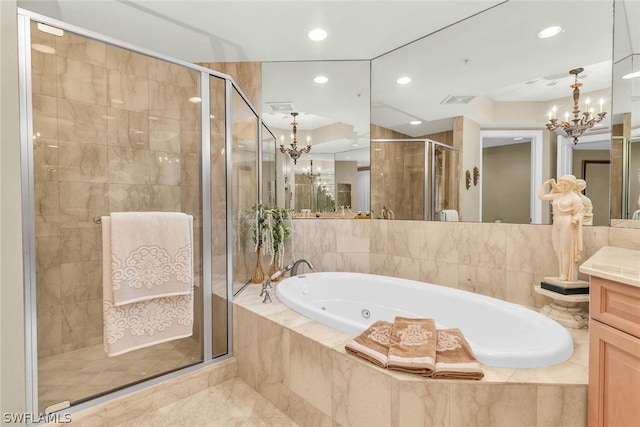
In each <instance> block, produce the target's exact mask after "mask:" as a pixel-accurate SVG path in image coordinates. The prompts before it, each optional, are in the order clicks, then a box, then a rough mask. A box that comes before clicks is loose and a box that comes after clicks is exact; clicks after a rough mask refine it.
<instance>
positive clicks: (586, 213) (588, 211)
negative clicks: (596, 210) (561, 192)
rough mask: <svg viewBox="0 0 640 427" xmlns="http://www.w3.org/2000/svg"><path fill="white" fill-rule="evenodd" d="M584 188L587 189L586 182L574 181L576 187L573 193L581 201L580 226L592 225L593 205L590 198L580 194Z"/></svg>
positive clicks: (582, 180)
mask: <svg viewBox="0 0 640 427" xmlns="http://www.w3.org/2000/svg"><path fill="white" fill-rule="evenodd" d="M585 188H587V182H586V181H585V180H584V179H576V186H575V188H574V189H573V191H575V192H576V194H577V195H578V197H580V200H582V206H583V210H582V225H593V203H591V199H590V198H588V197H587V196H585V195H584V194H582V191H583V190H584V189H585Z"/></svg>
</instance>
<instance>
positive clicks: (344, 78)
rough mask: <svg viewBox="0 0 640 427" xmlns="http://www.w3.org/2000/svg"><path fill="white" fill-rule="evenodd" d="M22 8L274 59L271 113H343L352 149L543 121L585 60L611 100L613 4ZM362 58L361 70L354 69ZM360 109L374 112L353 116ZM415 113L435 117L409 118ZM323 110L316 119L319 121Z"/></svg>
mask: <svg viewBox="0 0 640 427" xmlns="http://www.w3.org/2000/svg"><path fill="white" fill-rule="evenodd" d="M627 3H628V4H627V5H626V7H627V9H626V10H627V14H626V18H625V19H624V20H622V21H623V23H622V24H618V25H619V27H621V26H625V27H626V29H627V35H628V39H627V41H626V42H625V43H623V44H622V46H623V47H622V48H621V49H635V51H636V52H637V51H638V48H639V47H640V46H639V45H640V42H636V41H634V40H636V39H638V35H639V34H640V30H638V29H637V28H636V27H640V26H635V27H634V25H632V23H633V22H634V21H633V19H630V18H629V17H630V16H640V7H638V5H640V2H637V1H633V2H627ZM18 4H19V6H20V7H23V8H25V9H29V10H33V11H35V12H37V13H41V14H43V15H46V16H49V17H53V18H55V19H60V20H62V21H64V22H67V23H71V24H73V25H77V26H79V27H82V28H86V29H90V30H93V31H96V32H98V33H102V34H106V35H108V36H111V37H114V38H116V39H118V40H122V41H126V42H128V43H131V44H133V45H137V46H141V47H144V48H147V49H151V50H154V51H157V52H160V53H163V54H167V55H170V56H173V57H177V58H180V59H184V60H186V61H190V62H217V61H262V62H267V63H265V64H264V65H263V70H264V76H263V89H264V93H263V101H264V103H265V104H263V106H262V109H263V111H264V112H265V113H267V112H269V109H268V105H267V104H266V103H268V102H294V105H295V108H296V110H298V111H301V112H303V113H307V119H308V121H307V123H306V124H305V123H303V121H302V120H300V129H305V126H306V127H313V126H326V125H327V124H330V123H335V122H343V123H348V124H350V125H353V128H354V131H353V133H352V136H351V137H348V138H342V140H341V141H337V140H336V141H334V142H335V144H334V145H336V146H337V148H336V147H334V146H331V147H329V145H327V146H325V147H324V149H322V148H320V147H317V148H316V152H328V151H347V150H353V149H354V147H352V144H353V140H354V138H358V137H362V138H364V139H368V135H367V133H368V123H369V122H370V121H371V122H373V123H376V124H378V125H381V126H384V127H387V128H390V129H394V130H397V131H399V132H402V133H405V134H408V135H411V136H419V135H425V134H427V133H432V132H437V131H440V130H444V129H446V128H450V126H451V117H454V116H457V115H461V114H465V115H467V116H468V117H470V118H472V119H473V120H475V121H477V122H478V123H480V124H481V125H482V126H483V127H493V128H501V127H505V126H508V127H512V128H513V127H520V128H532V127H537V128H540V127H542V126H543V124H544V116H545V113H546V111H547V110H548V109H549V107H550V106H551V105H552V104H554V103H558V104H560V105H564V104H566V105H569V104H570V100H569V99H568V96H569V95H570V88H569V84H571V83H572V80H571V77H570V76H569V74H568V71H569V70H570V69H572V68H576V67H584V68H585V72H584V74H583V76H584V78H582V79H581V82H582V83H583V84H584V86H583V88H582V90H583V92H584V93H587V92H588V93H591V92H593V93H595V95H597V96H598V97H599V96H603V97H605V98H607V99H608V100H610V94H609V88H610V86H611V59H612V49H611V47H612V12H613V9H612V2H611V1H610V0H565V1H543V0H510V1H504V2H502V1H486V0H472V1H451V0H448V1H444V0H423V1H403V0H381V1H367V0H355V1H335V0H325V1H301V0H298V1H295V0H289V1H281V0H263V1H244V0H234V1H219V0H207V1H205V0H200V1H196V0H183V1H164V0H163V1H143V0H93V1H91V0H47V1H32V0H20V1H19V2H18ZM636 12H637V13H636ZM549 25H562V26H563V27H564V28H565V30H564V32H563V33H562V34H560V35H559V36H557V37H554V38H551V39H545V40H541V39H538V38H537V37H536V33H537V32H538V31H539V30H541V29H542V28H544V27H546V26H549ZM315 27H322V28H324V29H326V30H327V31H328V33H329V36H328V38H327V39H326V40H325V41H323V42H312V41H310V40H309V39H308V38H307V37H306V33H307V32H308V31H309V30H311V29H313V28H315ZM417 39H420V40H418V41H416V40H417ZM414 41H415V42H414ZM412 42H414V43H412ZM635 43H637V44H635ZM405 45H406V46H405ZM634 45H635V46H634ZM401 46H404V47H402V48H401V49H398V48H399V47H401ZM632 46H633V47H632ZM345 60H360V61H359V62H353V61H345ZM370 60H372V61H371V62H369V61H370ZM301 61H315V62H301ZM324 61H335V62H324ZM343 61H344V62H343ZM292 62H293V63H292ZM353 64H356V65H355V67H356V69H357V71H352V70H351V69H348V68H347V67H348V66H349V65H353ZM321 66H322V67H324V68H325V69H326V70H327V71H326V72H327V73H333V72H335V74H332V75H331V76H330V81H329V83H327V84H326V85H324V86H323V87H322V88H321V89H319V88H318V86H317V85H315V86H314V85H312V84H305V82H306V80H305V82H302V81H301V79H302V78H305V79H306V78H307V75H308V74H310V73H315V72H316V71H317V70H316V69H317V68H319V67H321ZM369 66H370V68H371V80H370V81H369V74H368V73H367V69H368V68H369ZM401 74H407V75H411V76H412V78H413V81H412V82H411V83H410V84H409V85H406V86H402V87H400V86H398V85H397V84H396V83H395V80H396V79H397V77H399V76H400V75H401ZM299 80H300V82H298V81H299ZM553 83H555V84H553ZM368 86H370V90H369V88H368ZM319 90H321V91H322V92H318V91H319ZM358 94H359V95H360V96H358ZM369 95H370V98H369ZM449 95H472V96H475V97H476V98H475V99H474V100H473V101H471V103H469V104H468V105H442V104H441V102H442V101H443V100H444V99H445V98H446V97H447V96H449ZM361 104H364V107H363V106H362V105H361ZM368 105H371V108H370V109H369V108H367V106H368ZM607 107H609V104H608V103H607ZM362 108H364V109H365V110H366V112H367V113H369V111H370V112H371V117H368V116H367V115H365V116H362V115H361V114H356V113H357V111H360V110H361V109H362ZM562 108H563V107H561V111H562ZM607 111H609V109H607ZM264 118H265V121H266V122H267V123H269V125H270V126H271V127H276V128H281V129H287V127H288V126H289V125H288V123H290V118H289V117H287V115H286V114H275V115H273V116H269V115H267V114H265V116H264ZM300 118H301V119H302V118H303V115H301V117H300ZM411 119H421V120H423V121H424V123H423V125H419V126H411V125H409V124H408V121H409V120H411ZM312 120H313V122H314V123H316V122H317V124H314V125H311V121H312ZM276 133H277V132H276ZM277 136H278V135H277Z"/></svg>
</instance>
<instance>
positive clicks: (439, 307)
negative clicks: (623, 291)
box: [276, 272, 573, 368]
mask: <svg viewBox="0 0 640 427" xmlns="http://www.w3.org/2000/svg"><path fill="white" fill-rule="evenodd" d="M276 292H277V296H278V298H279V299H280V301H282V302H283V303H284V304H285V305H287V306H288V307H289V308H291V309H293V310H295V311H297V312H299V313H301V314H303V315H305V316H307V317H309V318H311V319H313V320H315V321H317V322H320V323H322V324H325V325H327V326H330V327H333V328H335V329H338V330H340V331H343V332H345V333H348V334H350V335H353V336H356V335H358V334H360V333H361V332H362V331H364V330H365V329H366V328H367V327H368V326H369V325H370V324H371V323H373V322H374V321H376V320H386V321H390V322H393V320H394V318H395V316H406V317H417V318H420V317H426V318H432V319H434V320H435V322H436V325H437V327H438V328H459V329H460V330H461V331H462V332H463V333H464V335H465V337H466V339H467V341H468V342H469V344H470V345H471V347H472V349H473V351H474V353H475V355H476V357H477V358H478V360H479V361H480V362H481V363H482V364H484V365H487V366H495V367H511V368H537V367H545V366H551V365H555V364H559V363H562V362H564V361H566V360H568V359H569V358H570V357H571V355H572V354H573V340H572V337H571V334H570V333H569V331H568V330H567V329H566V328H565V327H564V326H562V325H560V324H559V323H557V322H556V321H554V320H552V319H550V318H548V317H546V316H544V315H542V314H540V313H538V312H536V311H533V310H531V309H528V308H525V307H523V306H520V305H517V304H513V303H509V302H506V301H503V300H499V299H496V298H492V297H488V296H484V295H479V294H475V293H472V292H467V291H463V290H459V289H454V288H448V287H445V286H439V285H435V284H430V283H423V282H417V281H413V280H407V279H399V278H394V277H387V276H379V275H372V274H363V273H336V272H322V273H309V274H304V275H298V276H294V277H290V278H287V279H284V280H283V281H282V282H281V283H280V284H278V287H277V291H276Z"/></svg>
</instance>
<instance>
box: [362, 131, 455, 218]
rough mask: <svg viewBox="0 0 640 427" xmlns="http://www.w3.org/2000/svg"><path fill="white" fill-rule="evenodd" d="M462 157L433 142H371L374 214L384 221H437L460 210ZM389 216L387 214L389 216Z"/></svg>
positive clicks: (453, 150) (400, 140) (416, 140)
mask: <svg viewBox="0 0 640 427" xmlns="http://www.w3.org/2000/svg"><path fill="white" fill-rule="evenodd" d="M459 180H460V179H459V154H458V150H457V149H456V148H453V147H451V146H448V145H446V144H442V143H439V142H437V141H433V140H430V139H372V140H371V211H372V216H371V217H372V218H382V217H383V212H388V211H389V210H391V211H392V212H393V215H392V216H393V219H404V220H429V221H436V220H439V218H440V212H441V211H443V210H445V209H453V210H459V209H458V207H459V204H460V201H459V197H460V193H459V189H458V188H459ZM387 216H388V215H387Z"/></svg>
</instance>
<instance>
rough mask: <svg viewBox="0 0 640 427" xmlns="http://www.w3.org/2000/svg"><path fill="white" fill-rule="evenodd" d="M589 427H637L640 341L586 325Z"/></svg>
mask: <svg viewBox="0 0 640 427" xmlns="http://www.w3.org/2000/svg"><path fill="white" fill-rule="evenodd" d="M589 328H590V332H589V335H590V336H589V427H595V426H598V427H600V426H602V427H609V426H616V427H626V426H629V427H638V426H640V339H638V338H636V337H634V336H632V335H629V334H625V333H623V332H620V331H619V330H617V329H614V328H612V327H610V326H607V325H605V324H602V323H600V322H598V321H596V320H591V322H590V324H589Z"/></svg>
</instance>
